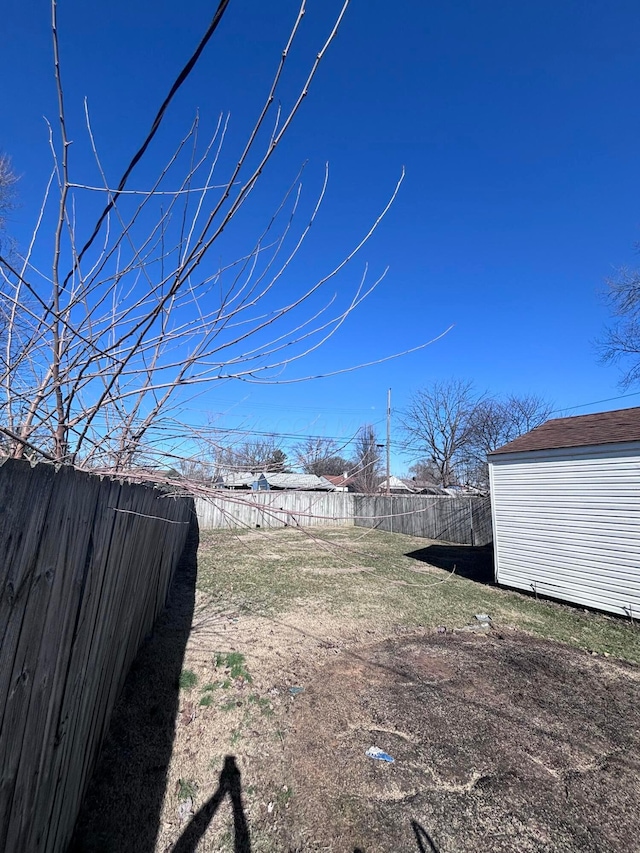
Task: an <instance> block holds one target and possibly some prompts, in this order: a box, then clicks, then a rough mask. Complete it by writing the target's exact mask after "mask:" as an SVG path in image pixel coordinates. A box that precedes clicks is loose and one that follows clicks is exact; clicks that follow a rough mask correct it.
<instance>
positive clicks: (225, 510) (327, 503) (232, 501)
mask: <svg viewBox="0 0 640 853" xmlns="http://www.w3.org/2000/svg"><path fill="white" fill-rule="evenodd" d="M195 503H196V512H197V514H198V523H199V525H200V528H201V529H202V530H211V529H217V528H240V527H245V528H256V527H261V528H262V527H267V528H270V527H287V526H295V527H326V526H328V525H329V526H340V525H349V526H351V527H352V526H353V495H351V494H349V493H348V492H285V491H282V492H276V491H274V492H222V490H221V491H220V493H219V494H214V495H212V496H211V497H208V498H200V497H198V498H196V499H195Z"/></svg>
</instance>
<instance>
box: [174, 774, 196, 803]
mask: <svg viewBox="0 0 640 853" xmlns="http://www.w3.org/2000/svg"><path fill="white" fill-rule="evenodd" d="M197 793H198V783H197V782H194V780H193V779H178V802H180V803H182V802H184V801H185V800H188V799H189V798H191V799H192V800H195V797H196V794H197Z"/></svg>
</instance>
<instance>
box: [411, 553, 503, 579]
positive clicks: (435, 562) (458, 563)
mask: <svg viewBox="0 0 640 853" xmlns="http://www.w3.org/2000/svg"><path fill="white" fill-rule="evenodd" d="M406 556H407V557H411V558H412V559H413V560H420V562H422V563H428V564H429V565H430V566H436V568H438V569H445V570H446V571H448V572H451V571H453V569H454V568H455V572H456V574H457V575H460V576H461V577H463V578H469V580H472V581H477V582H478V583H485V584H492V583H494V568H493V545H482V546H477V545H476V546H472V545H428V546H427V547H426V548H418V550H417V551H409V553H408V554H407V555H406Z"/></svg>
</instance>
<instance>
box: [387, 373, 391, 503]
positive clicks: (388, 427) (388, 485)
mask: <svg viewBox="0 0 640 853" xmlns="http://www.w3.org/2000/svg"><path fill="white" fill-rule="evenodd" d="M387 494H388V495H390V494H391V388H389V390H388V391H387Z"/></svg>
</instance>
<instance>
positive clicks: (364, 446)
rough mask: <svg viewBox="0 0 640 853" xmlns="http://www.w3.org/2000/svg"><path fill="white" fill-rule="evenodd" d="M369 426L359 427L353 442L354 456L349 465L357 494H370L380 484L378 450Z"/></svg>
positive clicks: (371, 428) (372, 430)
mask: <svg viewBox="0 0 640 853" xmlns="http://www.w3.org/2000/svg"><path fill="white" fill-rule="evenodd" d="M382 446H383V445H381V444H379V443H378V439H377V437H376V432H375V429H374V427H373V426H371V424H365V426H363V427H361V428H360V430H359V432H358V436H357V438H356V442H355V455H354V459H353V461H352V463H351V465H352V469H353V474H352V476H353V485H354V487H355V489H356V491H358V492H362V493H363V494H372V493H373V492H375V491H376V489H377V487H378V484H379V483H380V448H381V447H382Z"/></svg>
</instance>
